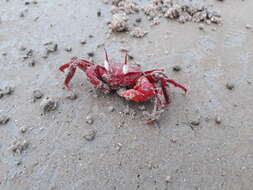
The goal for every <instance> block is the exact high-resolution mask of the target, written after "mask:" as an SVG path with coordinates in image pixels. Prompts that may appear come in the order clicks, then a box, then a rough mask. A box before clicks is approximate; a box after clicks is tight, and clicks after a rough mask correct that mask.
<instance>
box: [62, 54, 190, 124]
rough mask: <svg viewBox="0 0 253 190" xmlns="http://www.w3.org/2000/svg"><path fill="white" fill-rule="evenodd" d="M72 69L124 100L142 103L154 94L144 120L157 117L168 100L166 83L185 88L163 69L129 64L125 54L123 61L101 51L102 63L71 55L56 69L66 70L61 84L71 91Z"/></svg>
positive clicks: (73, 72)
mask: <svg viewBox="0 0 253 190" xmlns="http://www.w3.org/2000/svg"><path fill="white" fill-rule="evenodd" d="M76 68H79V69H81V70H82V71H83V72H85V73H86V76H87V79H88V80H89V81H90V83H91V84H93V85H94V86H96V87H97V88H99V89H100V90H102V91H103V92H105V93H108V92H111V91H117V93H118V95H120V96H122V97H124V98H125V99H127V100H132V101H136V102H142V101H146V100H149V99H151V98H153V97H154V99H155V102H154V109H153V112H152V113H151V114H149V113H144V115H145V116H146V121H147V123H152V122H154V121H156V120H157V119H159V117H160V114H161V113H162V112H163V108H164V107H165V106H166V105H168V104H169V103H170V101H169V91H168V88H169V84H173V85H174V86H175V87H179V88H181V89H182V90H183V91H184V92H185V93H186V92H187V89H186V88H185V87H184V86H183V85H181V84H180V83H177V82H175V81H174V80H172V79H170V78H169V77H168V76H167V75H166V74H165V73H164V70H163V69H152V70H148V71H142V69H141V66H140V65H129V64H128V55H127V54H126V56H125V61H124V62H123V63H116V62H112V61H111V60H109V58H108V55H107V52H106V50H105V61H104V66H101V65H97V64H95V63H92V62H90V61H87V60H84V59H77V58H73V59H72V60H71V61H70V62H68V63H66V64H64V65H62V66H61V67H60V68H59V69H60V71H62V72H64V71H65V70H66V69H68V73H67V76H66V79H65V81H64V85H65V87H66V88H67V89H68V90H71V88H70V87H69V83H70V81H71V79H72V78H73V76H74V74H75V72H76Z"/></svg>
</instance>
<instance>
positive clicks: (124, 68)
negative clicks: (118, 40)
mask: <svg viewBox="0 0 253 190" xmlns="http://www.w3.org/2000/svg"><path fill="white" fill-rule="evenodd" d="M123 73H124V74H127V73H128V64H127V53H126V56H125V63H124V66H123Z"/></svg>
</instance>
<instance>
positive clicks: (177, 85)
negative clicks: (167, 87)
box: [166, 79, 187, 94]
mask: <svg viewBox="0 0 253 190" xmlns="http://www.w3.org/2000/svg"><path fill="white" fill-rule="evenodd" d="M166 81H167V82H168V83H171V84H173V85H174V86H175V87H179V88H181V89H182V90H183V91H184V92H185V94H186V93H187V88H185V87H184V86H183V85H182V84H180V83H178V82H176V81H174V80H171V79H167V80H166Z"/></svg>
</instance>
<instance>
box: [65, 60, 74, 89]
mask: <svg viewBox="0 0 253 190" xmlns="http://www.w3.org/2000/svg"><path fill="white" fill-rule="evenodd" d="M75 72H76V67H74V66H72V65H71V66H70V68H69V72H68V74H67V76H66V79H65V81H64V85H65V86H66V87H67V89H68V90H70V91H71V90H72V89H71V88H70V87H69V82H70V81H71V79H72V78H73V76H74V74H75Z"/></svg>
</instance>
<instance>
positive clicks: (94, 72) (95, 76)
mask: <svg viewBox="0 0 253 190" xmlns="http://www.w3.org/2000/svg"><path fill="white" fill-rule="evenodd" d="M85 73H86V75H87V79H88V80H89V81H90V83H91V84H94V85H95V86H97V87H98V88H99V89H101V90H103V91H104V92H105V93H108V92H109V91H110V87H109V86H108V85H107V84H105V83H104V82H103V81H102V80H100V79H99V78H100V74H99V66H91V67H89V68H87V70H86V72H85Z"/></svg>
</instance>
